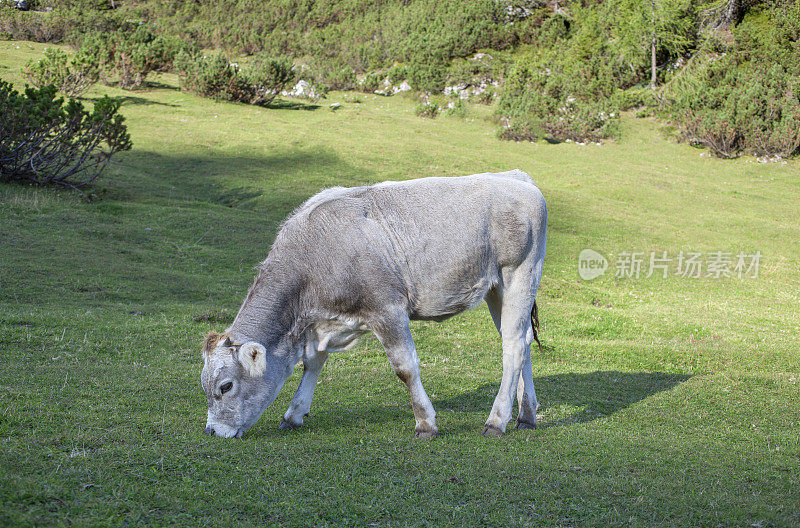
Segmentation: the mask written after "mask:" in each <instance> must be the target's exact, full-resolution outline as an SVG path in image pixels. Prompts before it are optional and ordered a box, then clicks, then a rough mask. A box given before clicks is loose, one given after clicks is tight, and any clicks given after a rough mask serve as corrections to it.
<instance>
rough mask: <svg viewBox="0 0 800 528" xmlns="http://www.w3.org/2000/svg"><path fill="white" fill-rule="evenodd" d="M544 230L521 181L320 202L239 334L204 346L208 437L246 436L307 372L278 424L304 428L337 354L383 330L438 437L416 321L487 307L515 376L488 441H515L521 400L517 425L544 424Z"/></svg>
mask: <svg viewBox="0 0 800 528" xmlns="http://www.w3.org/2000/svg"><path fill="white" fill-rule="evenodd" d="M546 223H547V209H546V206H545V201H544V197H543V196H542V193H541V192H539V189H538V188H536V186H535V185H534V184H533V181H532V180H531V178H530V176H528V175H527V174H525V173H524V172H522V171H519V170H515V171H509V172H503V173H498V174H490V173H487V174H475V175H472V176H464V177H460V178H422V179H418V180H409V181H403V182H385V183H379V184H377V185H372V186H369V187H356V188H352V189H344V188H341V187H334V188H332V189H327V190H324V191H322V192H320V193H319V194H317V195H315V196H313V197H311V198H310V199H309V200H308V201H307V202H306V203H304V204H303V205H302V206H300V207H299V208H298V209H297V210H296V211H295V212H294V214H292V215H291V216H290V217H289V219H288V220H286V222H285V223H284V225H283V227H282V228H281V229H280V232H279V233H278V236H277V238H276V239H275V243H274V244H273V245H272V249H271V250H270V252H269V255H268V256H267V259H266V260H265V261H264V262H263V263H262V264H261V265H260V266H259V267H258V275H257V276H256V279H255V282H254V283H253V286H252V287H251V288H250V291H249V292H248V293H247V297H246V298H245V300H244V303H243V304H242V306H241V308H240V309H239V313H238V314H237V315H236V319H235V320H234V321H233V323H232V324H231V326H230V327H229V328H228V329H227V330H226V331H225V333H223V334H218V333H214V332H212V333H211V334H209V335H208V337H207V338H206V340H205V344H204V346H203V356H204V360H205V365H204V366H203V372H202V376H201V379H202V384H203V389H204V390H205V392H206V396H207V397H208V422H207V425H206V432H207V433H212V434H215V435H218V436H223V437H234V436H235V437H241V435H242V434H243V433H244V432H245V431H247V430H248V429H249V428H250V427H251V426H252V425H253V424H254V423H255V422H256V421H257V420H258V418H259V417H260V416H261V414H262V413H263V412H264V410H265V409H266V408H267V407H268V406H269V405H270V404H271V403H272V402H273V401H274V400H275V397H276V396H277V394H278V391H280V389H281V387H282V386H283V383H284V381H285V380H286V378H288V377H289V375H290V374H291V373H292V370H293V369H294V366H295V365H296V364H297V363H298V362H299V361H302V362H303V367H304V368H303V377H302V379H301V380H300V386H299V387H298V388H297V392H296V393H295V395H294V397H293V398H292V401H291V404H290V405H289V410H287V411H286V414H284V416H283V420H282V421H281V425H280V426H281V428H293V427H299V426H300V425H302V424H303V418H304V417H305V416H306V415H307V414H308V412H309V409H310V407H311V398H312V397H313V395H314V387H315V385H316V383H317V378H318V377H319V374H320V371H321V370H322V366H323V364H324V363H325V360H326V359H327V357H328V354H330V353H331V352H336V351H338V350H345V349H347V348H348V347H350V346H352V345H353V344H354V343H355V342H356V340H357V339H358V338H359V337H360V336H361V335H363V334H364V333H366V332H374V333H375V335H376V336H377V337H378V340H379V341H380V342H381V344H382V345H383V347H384V348H385V350H386V354H387V356H388V357H389V362H390V363H391V365H392V368H393V369H394V371H395V372H396V373H397V375H398V376H399V377H400V379H401V380H403V382H404V383H405V384H406V386H407V387H408V390H409V392H410V393H411V403H412V408H413V411H414V418H415V420H416V426H415V428H414V432H415V436H418V437H431V436H434V435H436V433H437V429H436V412H435V411H434V410H433V406H432V405H431V401H430V399H429V398H428V395H427V394H426V393H425V389H424V388H423V387H422V381H421V380H420V374H419V358H418V357H417V351H416V350H415V348H414V340H413V338H412V336H411V331H410V329H409V322H410V321H411V320H415V319H417V320H418V319H422V320H436V321H441V320H443V319H446V318H448V317H450V316H452V315H455V314H457V313H459V312H463V311H464V310H467V309H469V308H473V307H475V306H476V305H477V304H478V303H479V302H481V301H482V300H484V299H485V300H486V302H487V304H488V305H489V311H490V312H491V315H492V319H493V320H494V324H495V325H496V326H497V330H498V331H499V332H500V335H501V337H502V340H503V377H502V381H501V383H500V390H499V391H498V393H497V397H496V398H495V400H494V405H493V406H492V411H491V413H490V414H489V418H488V420H487V421H486V426H485V428H484V430H483V434H485V435H491V436H497V435H500V434H502V433H504V432H505V429H506V424H507V423H508V422H509V420H510V419H511V409H512V405H513V403H514V395H515V394H516V396H517V399H518V402H519V415H518V419H517V427H518V428H531V427H534V426H535V425H536V410H537V407H538V404H537V401H536V393H535V392H534V389H533V374H532V372H531V352H530V346H531V344H532V343H533V341H534V340H536V342H537V343H538V341H539V340H538V337H537V333H536V328H537V326H538V318H537V313H536V312H537V308H536V302H535V298H536V290H537V289H538V287H539V281H540V279H541V276H542V266H543V263H544V255H545V243H546V229H547V228H546ZM520 378H521V379H520Z"/></svg>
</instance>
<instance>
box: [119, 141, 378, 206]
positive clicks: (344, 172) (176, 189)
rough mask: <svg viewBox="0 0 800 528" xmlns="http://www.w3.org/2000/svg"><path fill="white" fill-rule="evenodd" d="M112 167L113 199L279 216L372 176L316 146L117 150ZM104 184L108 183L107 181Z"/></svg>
mask: <svg viewBox="0 0 800 528" xmlns="http://www.w3.org/2000/svg"><path fill="white" fill-rule="evenodd" d="M115 166H116V167H115ZM111 168H112V170H113V169H115V168H116V169H117V170H116V171H115V172H124V173H125V175H126V177H125V178H115V179H114V180H113V188H112V189H111V190H112V191H113V192H112V193H111V194H112V196H111V198H114V199H122V200H129V201H130V200H136V201H138V200H151V199H154V198H155V199H168V200H170V201H173V200H177V201H192V202H207V203H215V204H219V205H225V206H228V207H235V208H243V209H253V208H258V207H269V208H270V209H271V210H272V211H273V212H279V213H280V214H283V215H285V214H288V213H289V212H291V211H292V210H293V209H294V208H295V207H297V206H298V205H300V204H301V203H302V202H303V201H305V200H306V199H308V198H309V197H310V196H311V195H312V194H314V193H316V192H318V191H320V190H321V189H323V188H325V187H330V186H333V185H341V186H344V187H351V186H357V185H363V184H364V183H365V182H367V181H369V180H370V178H371V173H370V172H369V171H365V170H363V169H360V168H356V167H354V166H352V165H350V164H349V163H347V162H346V161H344V160H342V159H341V158H340V157H339V156H338V155H337V154H336V153H335V152H331V151H330V150H326V149H320V148H283V149H276V152H275V153H274V154H271V155H266V156H230V155H226V154H224V153H221V152H213V151H212V152H208V153H205V152H194V153H191V154H187V155H179V156H165V155H163V154H160V153H157V152H152V151H143V150H137V149H135V148H134V149H133V150H131V151H129V152H121V153H119V155H118V156H117V157H116V158H115V160H114V162H113V163H112V166H111ZM109 179H110V178H109ZM104 183H105V184H106V185H109V186H111V185H112V184H110V183H108V180H105V182H104Z"/></svg>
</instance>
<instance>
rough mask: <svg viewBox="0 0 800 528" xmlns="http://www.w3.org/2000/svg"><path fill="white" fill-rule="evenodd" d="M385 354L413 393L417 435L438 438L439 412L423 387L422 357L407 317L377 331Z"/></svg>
mask: <svg viewBox="0 0 800 528" xmlns="http://www.w3.org/2000/svg"><path fill="white" fill-rule="evenodd" d="M375 335H376V336H377V337H378V339H379V340H380V342H381V344H382V345H383V348H384V349H385V350H386V355H387V356H388V357H389V363H391V365H392V368H393V369H394V372H395V374H397V377H399V378H400V379H401V380H402V381H403V383H405V384H406V387H408V392H409V393H410V394H411V408H412V409H413V411H414V420H415V421H416V425H415V426H414V436H415V437H417V438H431V437H433V436H436V434H437V433H438V429H437V428H436V411H434V409H433V405H432V404H431V400H430V398H428V394H427V393H426V392H425V389H424V388H423V387H422V380H421V379H420V375H419V357H418V356H417V349H416V347H415V346H414V339H413V338H412V336H411V329H410V328H409V320H408V317H404V318H398V319H397V320H395V321H393V322H392V323H390V324H385V325H381V327H380V328H377V329H376V330H375Z"/></svg>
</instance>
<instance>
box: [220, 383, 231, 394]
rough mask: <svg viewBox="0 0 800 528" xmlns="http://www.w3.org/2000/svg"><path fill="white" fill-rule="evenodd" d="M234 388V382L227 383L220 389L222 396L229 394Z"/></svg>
mask: <svg viewBox="0 0 800 528" xmlns="http://www.w3.org/2000/svg"><path fill="white" fill-rule="evenodd" d="M232 388H233V382H232V381H229V382H227V383H225V384H224V385H222V386H221V387H220V388H219V393H220V394H225V393H226V392H228V391H229V390H231V389H232Z"/></svg>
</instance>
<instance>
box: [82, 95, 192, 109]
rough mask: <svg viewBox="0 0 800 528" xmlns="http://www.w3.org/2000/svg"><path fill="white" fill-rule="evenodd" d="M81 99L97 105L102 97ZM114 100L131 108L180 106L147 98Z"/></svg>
mask: <svg viewBox="0 0 800 528" xmlns="http://www.w3.org/2000/svg"><path fill="white" fill-rule="evenodd" d="M81 99H83V100H85V101H92V102H93V103H96V102H97V101H99V100H100V99H101V98H100V97H82V98H81ZM114 99H119V100H120V101H122V106H123V107H125V106H130V105H141V106H169V107H172V108H176V107H177V106H178V105H176V104H172V103H162V102H160V101H154V100H152V99H147V98H145V97H139V96H136V95H123V96H121V97H115V98H114Z"/></svg>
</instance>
